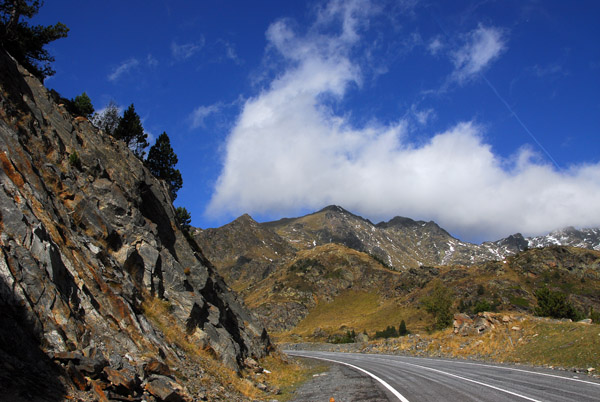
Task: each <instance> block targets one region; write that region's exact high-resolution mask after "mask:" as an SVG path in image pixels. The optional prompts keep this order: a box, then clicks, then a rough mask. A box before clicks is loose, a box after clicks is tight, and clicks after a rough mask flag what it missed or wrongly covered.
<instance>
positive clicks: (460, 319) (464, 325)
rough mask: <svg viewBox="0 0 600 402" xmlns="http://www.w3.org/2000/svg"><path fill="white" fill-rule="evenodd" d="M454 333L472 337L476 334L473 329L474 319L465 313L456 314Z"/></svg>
mask: <svg viewBox="0 0 600 402" xmlns="http://www.w3.org/2000/svg"><path fill="white" fill-rule="evenodd" d="M452 325H453V327H454V333H455V334H458V335H462V336H468V335H472V334H473V332H474V329H473V319H472V318H471V317H469V316H468V315H467V314H464V313H457V314H454V321H453V324H452Z"/></svg>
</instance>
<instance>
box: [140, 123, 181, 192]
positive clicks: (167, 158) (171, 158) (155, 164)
mask: <svg viewBox="0 0 600 402" xmlns="http://www.w3.org/2000/svg"><path fill="white" fill-rule="evenodd" d="M177 161H178V159H177V155H176V154H175V151H173V148H171V140H170V139H169V136H168V135H167V133H162V134H161V135H159V136H158V138H157V140H156V143H155V144H154V145H152V147H150V151H149V152H148V159H147V160H146V166H148V169H150V172H152V174H153V175H154V176H156V177H158V178H159V179H162V180H165V181H166V182H167V184H168V185H169V190H170V192H171V199H173V200H175V198H177V191H179V189H180V188H181V186H183V179H182V178H181V173H180V172H179V170H178V169H175V165H176V164H177Z"/></svg>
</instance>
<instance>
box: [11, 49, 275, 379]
mask: <svg viewBox="0 0 600 402" xmlns="http://www.w3.org/2000/svg"><path fill="white" fill-rule="evenodd" d="M0 84H1V85H2V87H1V88H0V106H1V108H0V166H1V169H0V308H1V309H2V320H3V324H6V325H2V327H3V328H2V329H0V337H2V338H1V339H2V344H1V345H0V348H1V349H2V351H3V353H7V354H10V353H12V352H14V350H13V351H11V345H10V342H9V341H10V339H12V338H11V336H12V337H29V338H31V342H33V343H34V344H37V345H38V346H39V348H38V349H39V350H43V351H44V352H45V353H51V352H53V353H60V352H67V351H74V350H84V349H86V348H90V347H93V348H96V349H98V350H100V351H101V352H102V353H104V354H106V355H110V354H117V355H121V356H123V355H125V354H128V356H130V357H131V359H133V360H134V361H135V360H136V359H138V360H140V362H141V359H142V355H148V354H153V353H157V352H158V351H159V350H161V351H162V352H163V353H164V351H165V350H167V351H168V350H169V346H168V345H165V344H164V341H163V340H162V337H160V336H159V335H158V334H157V332H156V329H155V328H153V326H152V324H151V323H150V322H149V321H148V320H147V319H146V318H145V316H144V315H143V313H142V309H141V307H140V306H141V304H142V303H143V301H144V300H145V299H147V298H149V297H153V296H158V297H161V298H165V299H167V300H168V301H169V302H170V304H171V306H172V310H173V314H174V315H175V316H176V317H177V318H178V320H179V321H180V323H181V326H182V328H185V329H186V330H187V333H188V334H190V335H193V336H195V337H196V338H197V339H203V340H204V342H206V344H207V345H208V346H209V347H211V348H212V349H213V350H214V351H215V352H216V353H217V355H218V356H219V357H220V358H221V359H222V360H223V361H224V362H225V363H226V364H228V365H229V366H230V367H233V368H235V367H237V366H238V364H240V362H242V361H243V360H244V358H245V357H248V356H253V357H262V356H263V355H264V354H265V353H266V351H267V349H268V347H269V339H268V336H267V335H266V333H265V332H264V328H263V327H262V326H261V325H260V324H259V323H258V322H257V321H256V320H255V319H254V317H253V316H251V315H250V314H249V313H248V312H247V311H246V309H245V308H244V307H243V305H242V304H241V302H240V301H239V300H238V299H237V297H236V295H235V294H234V293H232V292H231V291H230V289H229V288H228V287H227V285H226V284H225V283H224V282H223V280H222V279H221V278H220V277H219V276H218V275H217V274H216V273H215V271H214V269H213V268H212V266H211V265H210V263H209V262H208V261H207V260H206V258H204V256H203V255H202V253H201V251H200V250H199V249H198V248H197V246H195V245H194V244H193V243H190V241H191V239H189V238H186V236H185V235H184V234H183V233H182V232H181V231H180V230H179V229H178V228H177V227H176V225H175V223H174V210H173V206H172V203H171V200H170V199H169V193H168V189H167V188H166V186H165V184H164V183H162V182H160V181H159V180H156V179H155V178H154V177H153V176H152V175H151V174H150V173H149V171H148V170H147V169H146V168H144V166H143V164H142V162H141V161H140V160H138V159H137V158H136V157H135V156H134V155H133V154H132V153H131V152H130V151H129V150H128V149H127V148H126V146H125V145H124V144H123V143H121V142H118V141H116V140H114V139H113V138H111V137H110V136H108V135H106V134H104V133H102V132H101V131H99V130H97V129H96V128H95V127H93V126H92V124H91V123H90V122H89V121H88V120H87V119H85V118H80V117H79V118H75V119H73V118H72V116H71V115H69V113H67V112H66V110H65V108H64V107H62V106H60V105H57V104H55V102H54V101H53V99H52V97H51V96H50V94H49V93H48V91H47V90H46V89H45V88H44V87H43V85H42V84H41V83H40V82H39V81H38V80H36V79H35V78H34V77H33V76H31V75H30V74H29V73H28V72H27V71H26V70H24V69H22V68H21V67H19V66H17V65H16V63H15V62H14V60H13V59H12V58H11V57H10V56H9V55H7V54H6V53H5V52H4V51H3V50H1V49H0ZM75 153H76V154H77V156H78V157H79V160H80V164H74V163H70V162H69V157H70V155H73V154H75ZM198 311H211V314H204V315H202V314H200V315H198V314H197V312H198ZM10 317H13V318H14V317H18V318H19V320H17V321H16V322H15V320H11V319H10ZM7 321H9V322H11V323H12V324H10V325H9V324H8V323H7ZM19 322H20V323H19ZM11 326H12V327H15V326H16V327H18V330H14V331H12V330H11V329H10V328H11ZM11 332H12V333H11ZM21 334H26V335H21ZM29 338H28V339H29ZM14 340H15V341H18V339H14ZM13 354H14V353H13ZM0 371H2V370H0ZM0 379H1V377H0Z"/></svg>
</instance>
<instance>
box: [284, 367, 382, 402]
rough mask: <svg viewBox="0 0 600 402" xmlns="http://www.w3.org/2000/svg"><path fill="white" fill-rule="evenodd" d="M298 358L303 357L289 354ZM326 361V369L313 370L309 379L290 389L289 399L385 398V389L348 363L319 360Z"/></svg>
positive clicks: (378, 401)
mask: <svg viewBox="0 0 600 402" xmlns="http://www.w3.org/2000/svg"><path fill="white" fill-rule="evenodd" d="M292 358H293V359H299V360H302V361H310V360H312V359H304V358H298V357H292ZM319 363H320V364H323V363H326V364H327V365H329V370H328V371H325V372H323V373H320V374H315V375H314V376H313V378H312V379H310V380H309V381H307V382H305V383H304V384H302V385H301V386H300V387H299V388H298V389H296V391H294V398H293V399H292V400H291V401H290V402H307V401H311V402H313V401H324V402H328V401H330V400H331V399H330V398H333V399H334V401H336V402H389V401H390V399H389V398H388V397H387V395H386V392H385V391H384V390H383V389H382V388H381V386H380V385H379V384H378V383H377V382H376V381H375V380H374V379H372V378H371V377H369V376H367V375H366V374H364V373H361V372H359V371H357V370H354V369H352V368H350V367H347V366H344V365H341V364H335V363H327V362H323V361H319Z"/></svg>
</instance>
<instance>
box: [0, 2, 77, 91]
mask: <svg viewBox="0 0 600 402" xmlns="http://www.w3.org/2000/svg"><path fill="white" fill-rule="evenodd" d="M42 3H43V2H42V1H40V0H0V44H1V45H2V47H3V48H4V49H5V50H6V51H7V52H8V53H10V54H11V55H12V56H13V57H14V58H15V59H16V60H17V61H18V62H19V63H21V64H22V65H23V66H24V67H25V68H27V69H28V70H29V71H30V72H31V73H32V74H33V75H35V76H36V77H38V78H39V79H41V80H43V79H44V78H46V77H49V76H51V75H53V74H54V73H55V71H54V70H53V69H52V67H50V63H52V62H53V61H54V57H52V56H51V55H50V53H48V51H47V50H46V49H44V46H46V45H47V44H48V43H50V42H52V41H55V40H56V39H60V38H64V37H66V36H67V33H68V32H69V28H67V27H66V26H65V25H64V24H63V23H61V22H58V23H56V24H55V25H50V26H42V25H34V26H29V25H27V23H25V22H23V21H20V19H21V18H22V17H23V18H31V17H33V16H34V15H36V14H37V13H38V11H39V9H40V7H41V5H42Z"/></svg>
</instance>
